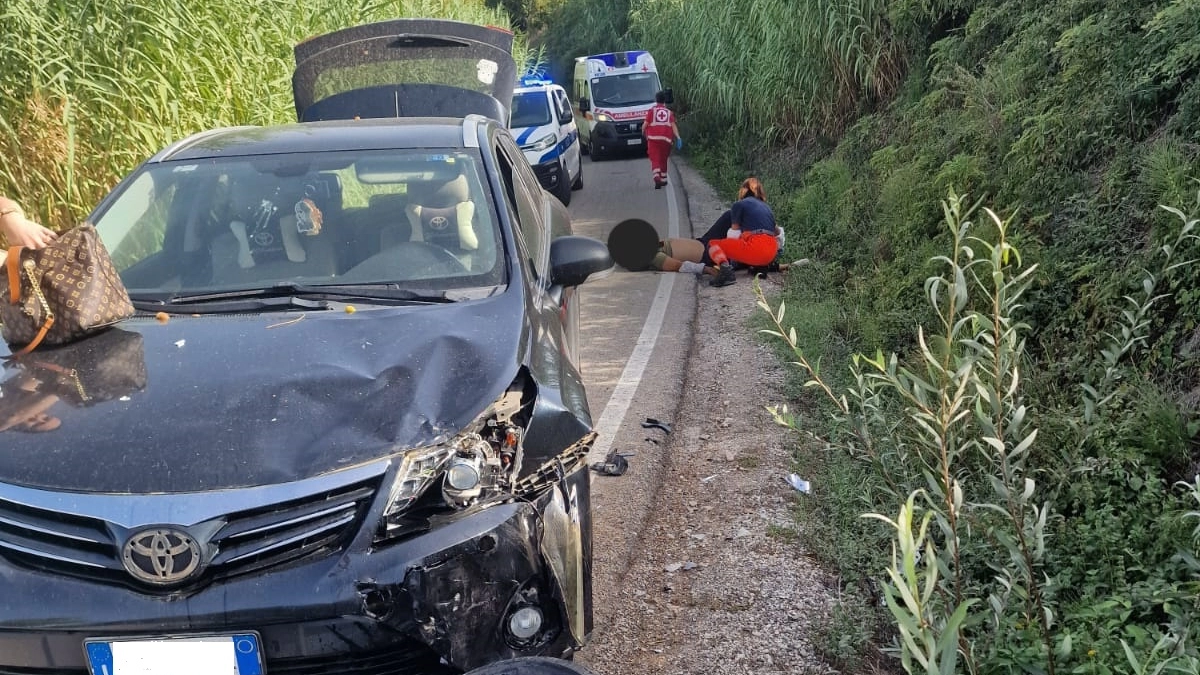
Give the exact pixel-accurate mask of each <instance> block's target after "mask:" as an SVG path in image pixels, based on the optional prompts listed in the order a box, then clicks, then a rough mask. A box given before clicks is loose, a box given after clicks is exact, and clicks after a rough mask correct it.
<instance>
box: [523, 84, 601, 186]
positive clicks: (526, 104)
mask: <svg viewBox="0 0 1200 675" xmlns="http://www.w3.org/2000/svg"><path fill="white" fill-rule="evenodd" d="M522 85H523V86H521V87H518V88H517V89H516V90H514V91H513V98H512V113H511V114H510V115H509V123H508V126H509V129H510V130H511V131H512V135H513V137H514V138H516V139H517V143H518V144H519V145H520V146H521V150H522V151H523V152H524V153H525V158H526V159H528V160H529V164H530V165H531V166H533V172H534V173H535V174H537V177H538V180H539V181H541V183H542V186H543V187H545V188H546V189H547V190H549V191H550V192H552V193H554V195H555V196H556V197H558V199H559V200H560V201H561V202H562V203H563V204H570V203H571V191H572V190H578V189H580V188H582V187H583V156H582V154H581V153H580V152H579V131H578V129H576V127H575V118H574V116H573V115H572V112H571V102H570V100H569V99H568V98H567V92H566V90H564V89H563V88H562V87H560V86H558V85H557V84H553V83H551V82H548V81H545V80H523V81H522Z"/></svg>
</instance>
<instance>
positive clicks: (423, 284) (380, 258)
mask: <svg viewBox="0 0 1200 675" xmlns="http://www.w3.org/2000/svg"><path fill="white" fill-rule="evenodd" d="M119 190H120V191H119V193H117V194H116V195H115V196H114V200H113V201H111V202H110V203H109V206H107V208H105V210H104V211H103V212H102V213H100V214H99V215H98V216H97V217H96V218H95V224H96V227H97V229H98V230H99V232H100V235H101V238H102V239H103V240H104V243H105V245H106V246H107V247H108V249H109V251H110V252H111V254H112V257H113V260H114V262H115V263H116V265H117V268H118V270H120V272H121V277H122V279H123V280H124V282H125V284H126V286H128V287H129V290H130V293H131V294H150V295H152V294H155V293H156V292H174V291H178V290H192V291H199V292H204V291H207V290H228V289H231V288H256V287H264V288H265V287H269V286H272V285H274V284H277V283H285V282H293V283H313V284H319V283H335V284H346V283H398V284H400V285H402V286H405V287H414V288H417V289H423V290H424V289H428V290H448V289H457V288H468V287H481V286H489V285H496V284H500V283H503V282H504V267H505V266H504V264H503V259H502V256H503V250H504V248H503V246H502V245H501V241H500V235H499V229H498V226H497V222H496V218H495V214H494V211H493V209H492V207H491V203H492V202H491V199H490V197H489V195H490V193H489V191H488V188H487V183H486V181H484V180H483V176H482V175H481V165H480V158H479V156H478V155H477V154H470V153H468V152H464V151H461V150H454V151H448V152H430V151H403V150H389V151H386V152H376V151H372V152H362V151H358V152H354V153H341V152H320V153H307V154H288V155H272V156H269V157H250V158H246V157H231V158H220V159H208V160H204V161H194V162H167V163H162V164H152V165H147V166H145V167H143V168H142V169H140V170H139V173H137V174H135V175H134V176H132V177H131V178H130V179H129V180H127V181H125V182H124V183H122V185H121V187H120V188H119Z"/></svg>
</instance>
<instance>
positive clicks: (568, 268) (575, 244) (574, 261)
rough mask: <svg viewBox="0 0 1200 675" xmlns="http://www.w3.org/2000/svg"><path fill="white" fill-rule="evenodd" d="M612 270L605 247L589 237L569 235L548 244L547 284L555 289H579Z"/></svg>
mask: <svg viewBox="0 0 1200 675" xmlns="http://www.w3.org/2000/svg"><path fill="white" fill-rule="evenodd" d="M612 266H613V260H612V256H611V255H609V253H608V247H607V246H605V245H604V243H603V242H600V241H597V240H595V239H592V238H591V237H580V236H576V235H570V236H566V237H559V238H557V239H555V240H553V241H551V242H550V283H551V284H553V285H555V286H562V287H564V288H566V287H570V286H578V285H580V284H582V283H583V282H585V281H587V279H588V277H590V276H592V275H593V274H596V273H598V272H604V271H606V270H610V269H612Z"/></svg>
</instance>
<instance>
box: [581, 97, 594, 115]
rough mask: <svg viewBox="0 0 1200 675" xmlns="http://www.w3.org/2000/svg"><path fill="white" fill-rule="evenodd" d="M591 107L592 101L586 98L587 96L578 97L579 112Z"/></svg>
mask: <svg viewBox="0 0 1200 675" xmlns="http://www.w3.org/2000/svg"><path fill="white" fill-rule="evenodd" d="M591 109H592V102H591V101H589V100H587V97H583V98H580V99H579V112H587V111H589V110H591Z"/></svg>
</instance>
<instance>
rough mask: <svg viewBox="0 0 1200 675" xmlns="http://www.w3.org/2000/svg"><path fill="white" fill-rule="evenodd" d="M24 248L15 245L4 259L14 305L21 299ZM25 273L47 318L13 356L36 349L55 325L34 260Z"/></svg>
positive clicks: (9, 291) (52, 311) (10, 296)
mask: <svg viewBox="0 0 1200 675" xmlns="http://www.w3.org/2000/svg"><path fill="white" fill-rule="evenodd" d="M23 248H25V247H24V246H13V247H12V248H10V249H8V258H7V259H6V260H5V261H4V266H5V267H7V268H8V295H9V298H10V300H11V302H12V304H14V305H15V304H17V303H18V302H20V301H21V249H23ZM25 273H26V274H28V275H29V285H30V286H32V287H33V294H34V295H35V296H37V299H38V302H40V303H42V309H43V310H45V312H46V320H45V321H44V322H42V327H41V328H39V329H38V332H37V335H35V336H34V338H33V339H32V340H30V341H29V344H27V345H25V346H24V347H22V348H21V349H20V350H18V351H16V352H13V356H21V355H24V354H28V353H29V352H31V351H33V350H34V349H36V348H37V346H38V345H40V344H42V340H44V339H45V338H46V333H49V332H50V327H51V326H53V325H54V310H53V309H51V308H50V303H49V302H47V301H46V296H45V295H42V287H41V285H40V284H39V283H38V280H37V275H36V274H34V268H33V261H32V260H30V261H29V265H28V266H27V267H26V269H25Z"/></svg>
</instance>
